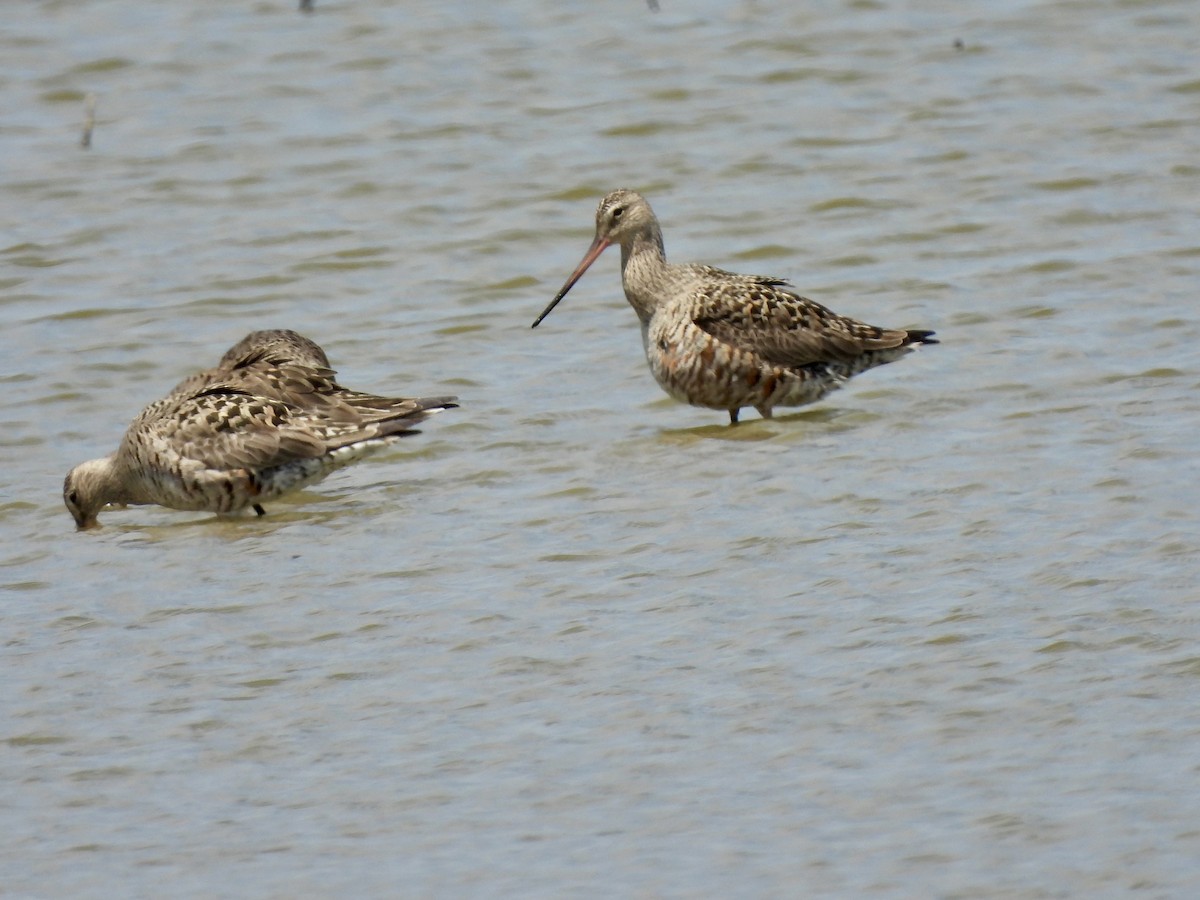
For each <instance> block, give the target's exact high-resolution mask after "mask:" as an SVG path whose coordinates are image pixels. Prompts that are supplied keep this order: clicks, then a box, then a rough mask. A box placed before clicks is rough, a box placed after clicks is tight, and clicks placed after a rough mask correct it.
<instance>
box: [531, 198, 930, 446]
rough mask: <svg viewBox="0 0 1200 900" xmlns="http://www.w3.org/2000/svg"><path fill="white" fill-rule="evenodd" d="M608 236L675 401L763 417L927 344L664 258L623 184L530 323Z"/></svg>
mask: <svg viewBox="0 0 1200 900" xmlns="http://www.w3.org/2000/svg"><path fill="white" fill-rule="evenodd" d="M614 243H616V244H619V245H620V247H621V281H622V285H623V286H624V289H625V298H626V299H627V300H628V301H629V305H630V306H632V307H633V309H634V312H636V313H637V316H638V320H639V321H640V322H641V326H642V340H643V344H644V345H645V350H646V359H647V361H648V362H649V364H650V371H651V372H652V373H653V374H654V377H655V379H656V380H657V381H658V383H659V385H661V386H662V388H663V389H664V390H665V391H666V392H667V393H668V394H670V395H671V396H672V397H675V398H676V399H678V400H682V401H683V402H685V403H690V404H692V405H693V406H704V407H708V408H710V409H723V410H727V411H728V412H729V419H730V422H732V423H736V422H737V420H738V413H739V411H740V410H741V408H742V407H745V406H753V407H754V408H755V409H757V410H758V412H759V413H760V414H761V415H762V416H763V417H764V418H770V417H771V414H772V410H773V408H774V407H776V406H801V405H803V404H806V403H812V402H814V401H816V400H819V399H820V398H821V397H823V396H825V395H826V394H827V393H829V392H830V391H832V390H835V389H836V388H838V387H841V385H842V384H844V383H845V382H846V381H847V380H848V379H849V378H851V377H853V376H854V375H857V374H858V373H859V372H863V371H865V370H867V369H871V368H874V367H875V366H879V365H883V364H884V363H889V362H891V361H893V360H895V359H899V358H900V357H901V356H904V355H905V354H907V353H909V352H911V350H912V348H913V347H914V346H915V345H918V344H936V343H937V341H936V340H934V339H933V332H932V331H908V330H905V329H894V328H878V327H876V326H874V325H867V324H866V323H864V322H859V321H857V320H855V319H851V318H849V317H848V316H842V315H838V314H837V313H835V312H833V311H832V310H830V309H827V308H826V307H824V306H822V305H821V304H820V303H817V302H816V301H813V300H808V299H806V298H804V297H801V296H799V295H797V294H794V293H792V292H791V291H790V290H788V289H787V282H786V281H784V280H783V279H780V278H769V277H765V276H761V275H738V274H736V273H733V272H726V271H725V270H724V269H717V268H714V267H712V266H704V265H697V264H684V265H674V264H672V263H668V262H667V260H666V255H665V253H664V252H663V239H662V229H661V228H660V227H659V224H658V220H657V219H656V218H655V216H654V212H653V210H651V208H650V204H649V203H647V202H646V199H645V198H644V197H642V196H641V195H640V194H637V193H635V192H634V191H628V190H618V191H613V192H612V193H611V194H609V195H608V196H606V197H605V198H604V199H603V200H601V201H600V206H599V208H598V209H597V210H596V237H595V240H593V241H592V246H591V247H590V248H589V249H588V252H587V253H586V254H585V255H584V257H583V260H582V261H581V262H580V263H579V265H578V266H577V267H576V269H575V271H574V272H572V273H571V276H570V277H569V278H568V279H567V281H566V283H565V284H564V285H563V287H562V289H561V290H560V291H559V292H558V294H557V295H556V296H555V298H554V299H553V300H552V301H551V302H550V305H549V306H547V307H546V309H545V310H544V311H543V312H542V314H541V315H540V316H538V318H537V320H536V321H535V322H534V323H533V325H534V327H535V328H536V327H537V325H538V324H539V323H540V322H541V321H542V319H544V318H545V317H546V316H547V315H548V314H549V313H550V311H551V310H552V309H554V307H555V306H556V305H557V304H558V302H559V301H560V300H561V299H562V298H563V297H564V296H566V294H567V292H568V291H569V290H570V289H571V288H572V287H573V286H574V285H575V282H577V281H578V280H579V279H580V277H582V275H583V273H584V272H585V271H587V269H588V267H589V266H590V265H591V264H592V263H593V262H595V261H596V259H597V258H599V256H600V254H601V253H603V252H604V250H605V248H607V247H608V246H609V245H610V244H614Z"/></svg>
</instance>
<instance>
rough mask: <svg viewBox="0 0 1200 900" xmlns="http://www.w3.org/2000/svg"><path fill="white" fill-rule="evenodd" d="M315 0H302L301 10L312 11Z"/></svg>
mask: <svg viewBox="0 0 1200 900" xmlns="http://www.w3.org/2000/svg"><path fill="white" fill-rule="evenodd" d="M312 11H313V0H300V12H312Z"/></svg>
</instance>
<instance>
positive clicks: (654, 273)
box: [621, 222, 667, 325]
mask: <svg viewBox="0 0 1200 900" xmlns="http://www.w3.org/2000/svg"><path fill="white" fill-rule="evenodd" d="M666 273H667V256H666V254H665V253H664V252H663V239H662V231H661V230H660V229H659V227H658V223H657V222H656V223H654V226H653V227H652V228H647V229H645V230H644V231H639V232H638V233H637V234H635V235H633V237H631V238H630V239H629V240H627V241H624V242H622V244H621V283H622V285H623V287H624V288H625V299H626V300H628V301H629V305H630V306H632V307H633V309H634V311H635V312H636V313H637V314H638V318H639V319H640V320H641V322H642V324H643V325H645V324H647V323H648V322H649V321H650V317H651V316H653V315H654V309H655V307H656V306H657V305H658V304H659V302H660V301H661V300H663V299H664V293H663V290H662V285H663V281H664V280H665V276H666Z"/></svg>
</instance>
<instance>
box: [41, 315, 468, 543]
mask: <svg viewBox="0 0 1200 900" xmlns="http://www.w3.org/2000/svg"><path fill="white" fill-rule="evenodd" d="M327 364H328V359H327V358H326V357H325V353H324V351H323V350H321V348H320V347H319V346H317V345H316V344H315V343H313V342H312V341H310V340H308V339H307V338H304V337H302V336H301V335H298V334H296V333H295V332H287V331H276V332H254V333H253V334H250V335H248V336H247V337H246V338H245V339H244V340H242V341H241V342H239V343H238V344H236V345H235V346H234V347H233V348H231V349H230V351H229V352H228V353H227V354H226V355H225V357H224V358H223V359H222V360H221V363H220V364H219V365H218V366H217V367H216V368H214V369H209V370H206V371H204V372H200V373H198V374H197V375H194V376H192V377H190V378H187V379H185V380H184V381H182V382H180V384H178V385H177V386H176V387H175V389H174V390H172V392H171V393H170V394H168V395H167V396H166V397H164V398H163V399H162V400H158V401H156V402H154V403H152V404H150V405H149V406H147V407H146V408H145V409H144V410H143V411H142V412H141V413H140V414H139V415H138V416H137V418H135V419H134V420H133V423H132V424H131V425H130V426H129V429H128V431H126V432H125V437H124V438H123V439H122V440H121V443H120V445H119V446H118V448H117V450H116V452H114V453H112V454H110V455H109V456H106V457H103V458H102V459H94V460H91V461H90V462H85V463H81V464H80V465H78V466H76V467H75V468H74V469H72V470H71V471H70V472H69V473H68V474H67V478H66V481H65V482H64V483H63V500H64V502H65V503H66V506H67V509H68V510H69V511H70V513H71V515H72V516H73V517H74V519H75V524H76V525H77V526H78V527H79V528H80V529H84V528H89V527H91V526H94V525H96V524H98V516H99V513H100V511H101V510H102V509H103V508H104V507H105V506H106V505H107V504H109V503H113V504H125V505H129V504H151V503H152V504H158V505H159V506H166V507H169V508H171V509H184V510H207V511H210V512H218V513H228V512H236V511H238V510H242V509H245V508H247V507H249V508H252V509H253V510H254V511H255V512H257V513H258V514H259V515H260V516H261V515H264V514H265V510H264V509H263V507H262V504H263V503H264V502H266V501H269V500H273V499H275V498H276V497H279V496H281V495H283V494H285V493H287V492H289V491H293V490H296V489H298V488H301V487H304V486H306V485H309V484H313V483H315V482H317V481H320V480H321V479H322V478H324V477H325V476H326V475H328V474H329V473H330V472H332V471H334V470H335V469H339V468H341V467H342V466H345V465H348V464H349V463H352V462H354V461H356V460H358V459H361V458H362V457H364V456H366V455H368V454H370V453H373V452H375V451H376V450H379V449H382V448H383V447H385V446H387V445H388V444H389V443H391V442H393V441H394V440H396V439H398V438H401V437H406V436H407V435H410V434H416V433H417V431H416V429H415V427H414V426H416V425H417V423H419V422H421V421H422V420H424V419H426V418H428V417H429V416H430V415H432V414H433V413H436V412H440V411H441V410H443V409H449V408H451V407H454V406H456V405H457V404H455V403H454V399H455V398H453V397H421V398H416V399H406V398H402V397H381V396H378V395H376V394H367V393H361V392H358V391H351V390H347V389H346V388H343V387H341V385H339V384H338V383H337V382H336V381H335V380H334V375H335V373H334V371H333V370H332V369H330V368H329V367H328V365H327Z"/></svg>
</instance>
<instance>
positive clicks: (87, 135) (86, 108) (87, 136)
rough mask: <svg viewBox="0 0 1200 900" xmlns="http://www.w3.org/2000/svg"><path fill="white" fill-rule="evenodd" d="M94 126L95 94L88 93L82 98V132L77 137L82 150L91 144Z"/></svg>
mask: <svg viewBox="0 0 1200 900" xmlns="http://www.w3.org/2000/svg"><path fill="white" fill-rule="evenodd" d="M95 127H96V95H95V94H88V95H87V96H86V97H84V98H83V134H82V135H81V136H80V138H79V146H80V147H82V148H83V149H84V150H87V149H89V148H90V147H91V146H92V131H93V129H95Z"/></svg>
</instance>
